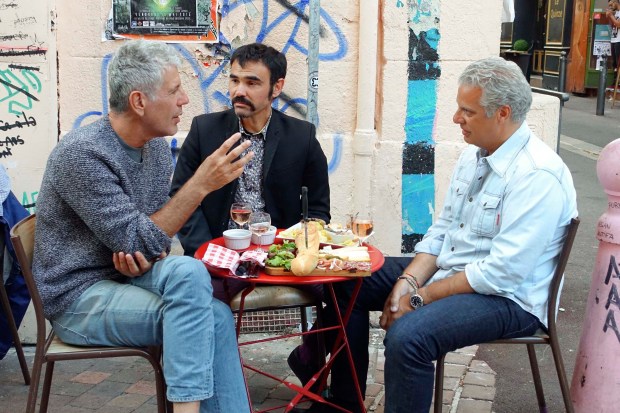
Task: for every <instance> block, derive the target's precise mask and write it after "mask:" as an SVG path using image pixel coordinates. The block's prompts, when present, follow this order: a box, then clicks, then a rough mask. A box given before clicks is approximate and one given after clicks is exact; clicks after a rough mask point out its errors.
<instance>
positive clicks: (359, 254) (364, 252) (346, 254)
mask: <svg viewBox="0 0 620 413" xmlns="http://www.w3.org/2000/svg"><path fill="white" fill-rule="evenodd" d="M320 255H323V256H326V255H330V256H333V257H338V258H340V259H341V260H345V261H358V262H369V261H370V255H369V254H368V247H344V248H335V249H332V248H327V247H326V248H323V249H322V250H321V251H320Z"/></svg>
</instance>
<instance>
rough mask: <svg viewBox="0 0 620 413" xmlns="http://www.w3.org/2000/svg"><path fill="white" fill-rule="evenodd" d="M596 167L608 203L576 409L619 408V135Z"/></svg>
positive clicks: (574, 388) (577, 376)
mask: <svg viewBox="0 0 620 413" xmlns="http://www.w3.org/2000/svg"><path fill="white" fill-rule="evenodd" d="M596 172H597V175H598V179H599V181H600V183H601V185H602V186H603V188H604V189H605V192H606V193H607V197H608V208H607V212H605V213H604V214H603V215H601V217H600V218H599V220H598V228H597V234H596V237H597V238H598V240H599V246H598V253H597V255H596V265H595V267H594V272H593V273H592V284H591V285H590V293H589V295H588V302H587V306H586V317H585V321H584V325H583V331H582V334H581V340H580V342H579V352H578V353H577V360H576V362H575V371H574V372H573V381H572V384H571V398H572V400H573V404H574V407H575V412H576V413H608V412H609V413H612V412H614V413H616V412H618V411H620V139H616V140H615V141H613V142H611V143H610V144H608V145H607V146H605V148H603V150H602V151H601V154H600V156H599V159H598V162H597V164H596Z"/></svg>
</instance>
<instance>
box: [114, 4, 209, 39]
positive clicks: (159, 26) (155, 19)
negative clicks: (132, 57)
mask: <svg viewBox="0 0 620 413" xmlns="http://www.w3.org/2000/svg"><path fill="white" fill-rule="evenodd" d="M218 6H219V0H114V2H113V4H112V11H111V21H109V22H108V27H107V30H106V36H105V38H106V39H108V40H112V39H117V38H144V39H148V40H163V41H166V42H201V43H215V42H217V41H219V19H218Z"/></svg>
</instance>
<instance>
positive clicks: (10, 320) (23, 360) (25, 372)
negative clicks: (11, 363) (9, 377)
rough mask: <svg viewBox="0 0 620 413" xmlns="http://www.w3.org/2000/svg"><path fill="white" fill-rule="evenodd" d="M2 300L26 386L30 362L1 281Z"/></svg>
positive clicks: (0, 299)
mask: <svg viewBox="0 0 620 413" xmlns="http://www.w3.org/2000/svg"><path fill="white" fill-rule="evenodd" d="M0 302H2V310H3V311H4V314H5V315H6V321H7V324H8V325H9V328H10V329H11V335H12V336H13V345H14V346H15V353H17V359H18V360H19V367H21V369H22V375H23V376H24V382H25V383H26V386H27V385H29V384H30V372H29V370H28V363H26V357H24V349H23V347H22V342H21V340H20V339H19V334H18V333H17V325H16V324H15V318H13V311H11V303H10V301H9V296H8V295H7V293H6V289H5V288H4V282H0Z"/></svg>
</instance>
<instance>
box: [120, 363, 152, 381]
mask: <svg viewBox="0 0 620 413" xmlns="http://www.w3.org/2000/svg"><path fill="white" fill-rule="evenodd" d="M142 379H152V380H155V375H154V372H153V371H152V370H151V371H150V372H149V373H146V372H144V371H141V370H140V369H134V368H131V367H129V368H127V367H124V366H123V367H122V368H121V369H119V370H116V371H115V372H112V374H111V375H110V377H108V380H110V381H118V382H121V383H135V382H136V381H138V380H142Z"/></svg>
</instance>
